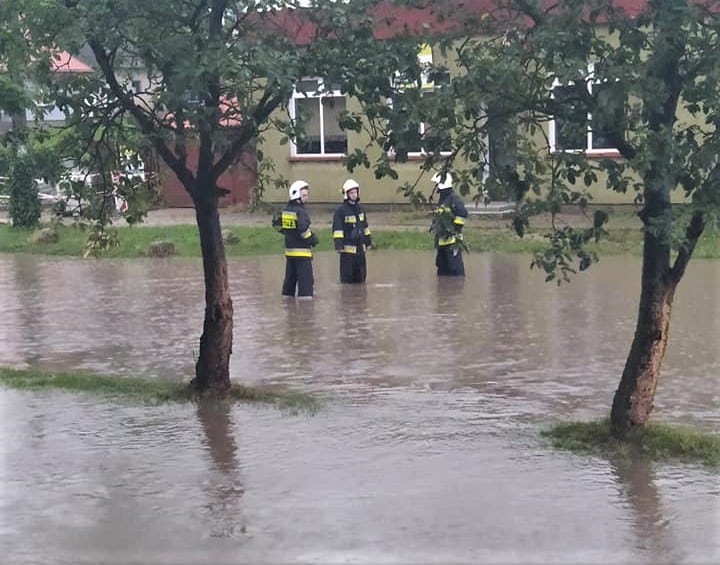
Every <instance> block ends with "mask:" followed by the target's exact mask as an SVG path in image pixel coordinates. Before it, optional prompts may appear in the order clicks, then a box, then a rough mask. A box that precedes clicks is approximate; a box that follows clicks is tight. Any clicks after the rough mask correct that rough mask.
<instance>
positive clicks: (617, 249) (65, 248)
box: [0, 222, 720, 258]
mask: <svg viewBox="0 0 720 565" xmlns="http://www.w3.org/2000/svg"><path fill="white" fill-rule="evenodd" d="M111 229H114V230H116V231H117V233H118V236H119V241H120V245H119V246H117V247H113V248H111V249H109V250H107V251H106V252H105V253H104V254H103V256H104V257H109V258H113V257H117V258H119V257H122V258H134V257H143V256H145V254H146V251H147V249H148V247H149V245H150V244H151V243H152V242H153V241H158V240H166V241H171V242H172V243H173V244H174V245H175V249H176V255H177V256H178V257H199V256H200V243H199V238H198V231H197V227H196V226H194V225H175V226H135V227H119V228H111ZM227 229H230V230H231V231H232V232H234V233H235V234H237V235H238V236H239V238H240V241H239V243H237V244H235V245H228V246H226V253H227V256H228V257H243V256H250V255H273V254H282V250H283V238H282V237H281V236H280V234H278V233H277V232H276V231H275V230H274V229H272V228H271V227H269V226H268V227H263V226H232V227H230V228H227ZM316 229H317V231H318V235H319V237H320V245H319V246H318V247H317V248H316V250H317V251H331V250H332V248H333V247H332V240H331V237H330V233H329V228H328V229H324V228H321V227H318V228H316ZM543 233H544V232H543V231H542V230H541V229H535V230H530V231H529V232H528V233H527V234H526V236H525V237H524V238H520V237H518V236H517V235H515V234H514V232H512V231H511V230H510V229H509V228H508V227H507V226H506V225H505V224H504V223H502V222H493V223H478V224H475V225H473V224H472V223H471V224H470V225H468V226H467V227H466V230H465V241H466V242H467V243H468V245H469V247H470V252H471V253H473V252H474V253H479V252H483V251H490V252H497V253H533V252H535V251H539V250H540V249H542V248H543V246H544V245H545V239H544V237H543ZM32 235H33V230H27V229H19V228H11V227H9V226H7V225H0V253H30V254H42V255H64V256H74V257H81V256H82V255H83V251H84V246H85V241H86V239H87V232H84V231H82V230H80V229H78V228H75V227H72V226H60V228H59V236H60V238H59V241H58V242H57V243H45V244H43V243H33V242H32V240H31V239H32ZM373 240H374V243H375V244H376V248H377V249H379V250H383V249H392V250H416V251H430V250H432V249H433V238H432V235H431V234H429V233H428V231H427V226H425V225H422V226H421V225H419V224H413V225H403V224H398V225H397V229H392V230H388V229H378V230H375V229H374V230H373ZM589 248H590V249H592V250H594V251H597V252H598V254H600V255H601V256H602V255H618V254H633V255H639V254H640V252H641V249H642V232H641V231H640V230H639V229H638V228H632V227H623V228H618V229H614V230H611V231H610V233H609V236H608V237H607V238H606V239H604V240H602V241H601V242H600V243H598V244H592V245H591V246H590V247H589ZM694 257H698V258H701V257H706V258H720V235H719V234H718V230H717V229H715V228H709V229H708V230H706V232H705V234H704V235H703V237H702V238H701V239H700V241H699V243H698V246H697V248H696V250H695V254H694Z"/></svg>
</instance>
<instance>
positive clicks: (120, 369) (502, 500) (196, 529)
mask: <svg viewBox="0 0 720 565" xmlns="http://www.w3.org/2000/svg"><path fill="white" fill-rule="evenodd" d="M336 262H337V258H336V257H335V256H334V255H332V254H329V253H328V254H320V255H319V256H318V257H317V258H316V260H315V277H316V296H315V300H314V301H312V302H296V301H288V300H283V299H282V298H281V297H280V284H281V278H282V273H283V269H284V263H283V259H282V258H281V257H260V258H248V259H242V260H232V261H231V263H230V280H231V290H232V294H233V300H234V306H235V334H234V353H233V356H232V362H231V375H232V378H233V380H235V381H238V382H242V383H245V384H260V383H272V384H277V385H282V386H285V387H290V388H292V389H295V390H301V391H305V392H311V393H314V394H317V395H319V396H321V397H322V398H323V400H324V403H323V406H322V408H321V410H320V411H319V412H318V413H316V414H313V415H309V414H300V415H295V414H287V413H284V412H281V411H278V410H276V409H274V408H271V407H267V406H262V405H234V406H217V405H200V406H198V405H163V406H138V405H135V404H131V403H126V402H122V401H108V400H103V399H98V398H97V397H95V396H92V395H85V394H75V393H67V392H61V391H50V390H47V391H41V392H37V391H35V392H28V391H17V390H10V389H4V388H0V413H1V414H2V419H1V420H0V445H2V450H1V451H0V453H1V455H2V460H1V463H0V547H2V550H3V555H4V557H3V558H2V559H0V561H2V562H3V563H8V564H13V565H15V564H31V563H42V564H65V563H67V564H79V563H88V564H90V563H92V564H97V563H107V564H118V565H119V564H129V563H137V564H156V563H157V564H184V563H188V564H191V563H192V564H195V563H207V564H224V563H644V564H655V563H687V564H695V563H716V562H718V561H720V480H719V477H718V473H717V472H716V471H713V470H710V469H706V468H703V467H700V466H696V465H683V464H676V463H667V464H652V463H649V462H647V461H644V460H641V459H639V460H632V461H625V460H618V461H608V460H605V459H602V458H596V457H582V456H577V455H572V454H569V453H564V452H557V451H554V450H552V449H550V448H549V447H548V446H547V445H546V444H545V443H544V441H543V440H542V439H540V438H539V436H538V431H539V430H541V429H542V428H544V427H546V426H548V425H550V424H552V423H555V422H560V421H566V420H570V419H589V418H596V417H601V416H604V415H605V414H607V413H608V411H609V407H610V403H611V400H612V394H613V392H614V390H615V387H616V386H617V382H618V379H619V375H620V373H621V371H622V367H623V364H624V361H625V356H626V354H627V352H628V348H629V345H630V339H631V337H632V333H633V329H634V321H635V314H636V309H637V299H638V294H639V272H640V262H639V259H637V258H630V257H606V258H603V259H602V261H601V262H600V264H598V265H597V266H594V267H592V268H591V270H590V271H589V272H588V273H585V274H583V275H580V276H578V277H576V278H575V279H574V280H573V282H571V283H570V284H569V285H563V286H561V287H560V288H558V287H556V286H555V285H552V284H545V283H544V282H543V276H542V275H541V274H540V273H537V272H535V271H531V270H529V267H528V264H529V259H528V258H527V257H523V256H506V255H493V254H479V253H478V254H475V253H473V254H470V255H469V256H468V257H467V259H466V269H467V278H466V279H465V280H454V279H438V278H437V277H436V276H435V274H434V268H433V256H432V255H431V254H430V253H425V252H417V253H413V252H389V251H382V250H379V251H375V252H374V253H373V254H371V255H370V257H369V276H368V282H367V284H366V285H364V286H341V285H339V284H338V283H337V263H336ZM202 300H203V289H202V276H201V264H200V261H199V260H179V259H171V260H155V261H153V260H147V261H146V260H132V261H125V260H118V261H115V260H104V261H80V260H68V259H48V258H38V257H27V256H19V255H18V256H14V255H13V256H0V365H13V366H20V367H23V366H25V367H26V366H37V367H42V368H47V369H63V370H87V371H94V372H98V373H106V374H113V375H142V376H151V377H154V378H158V379H185V380H187V379H189V378H191V376H192V370H193V365H194V356H195V355H196V351H197V348H198V338H199V332H200V329H201V327H202V315H203V304H202ZM718 336H720V261H707V260H693V261H692V262H691V264H690V267H689V269H688V272H687V274H686V277H685V279H684V280H683V281H682V282H681V284H680V287H679V289H678V292H677V295H676V299H675V308H674V312H673V321H672V325H671V335H670V344H669V349H668V353H667V356H666V360H665V364H664V366H663V372H662V378H661V382H660V385H659V388H658V393H657V398H656V407H655V412H654V414H653V417H654V418H655V419H657V420H663V421H668V422H677V423H688V424H692V425H697V426H701V427H703V428H706V429H709V430H712V431H715V432H718V433H720V411H718V408H717V407H718V401H719V400H720V352H719V347H718V345H720V339H718Z"/></svg>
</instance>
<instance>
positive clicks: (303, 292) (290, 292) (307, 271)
mask: <svg viewBox="0 0 720 565" xmlns="http://www.w3.org/2000/svg"><path fill="white" fill-rule="evenodd" d="M314 282H315V279H314V278H313V267H312V259H311V258H309V257H285V280H284V281H283V285H282V294H283V296H295V289H296V287H297V295H298V296H312V295H313V283H314Z"/></svg>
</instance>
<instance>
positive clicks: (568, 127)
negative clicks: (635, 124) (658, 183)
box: [548, 66, 625, 154]
mask: <svg viewBox="0 0 720 565" xmlns="http://www.w3.org/2000/svg"><path fill="white" fill-rule="evenodd" d="M551 98H552V105H551V107H552V108H553V117H552V119H551V120H550V124H549V128H548V133H549V137H550V150H551V151H577V152H581V151H582V152H586V153H589V154H592V153H608V152H611V153H617V148H616V147H615V144H614V143H613V141H612V140H613V139H617V138H618V137H620V136H622V135H623V132H624V129H625V128H624V115H625V113H624V110H625V94H624V92H623V91H622V89H621V88H620V87H619V86H617V83H612V82H608V81H599V80H596V79H594V77H593V69H592V66H591V67H590V72H589V76H588V78H587V79H586V80H585V82H583V83H574V82H571V83H566V84H561V83H560V81H558V80H557V79H556V80H555V81H554V82H553V86H552V93H551ZM591 109H592V111H591Z"/></svg>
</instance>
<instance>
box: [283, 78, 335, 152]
mask: <svg viewBox="0 0 720 565" xmlns="http://www.w3.org/2000/svg"><path fill="white" fill-rule="evenodd" d="M302 81H303V82H304V81H317V85H318V90H316V91H313V92H305V91H298V90H297V88H294V89H293V94H292V98H291V99H290V106H289V112H290V119H292V121H293V122H295V120H296V117H297V107H296V106H295V101H296V100H298V99H304V100H308V99H317V100H318V104H319V107H320V152H319V153H299V152H298V146H297V143H296V141H295V139H293V140H291V143H290V153H291V155H292V156H293V157H299V158H303V157H308V158H312V157H344V156H345V155H346V154H347V151H346V152H345V153H329V152H327V151H325V110H324V99H325V98H343V99H345V108H346V109H347V96H346V95H345V94H343V93H342V92H341V91H340V90H325V81H324V80H323V79H322V78H320V77H304V78H303V79H302ZM343 133H344V134H345V144H346V145H347V143H348V136H347V132H343Z"/></svg>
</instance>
